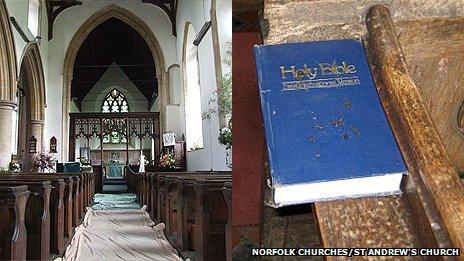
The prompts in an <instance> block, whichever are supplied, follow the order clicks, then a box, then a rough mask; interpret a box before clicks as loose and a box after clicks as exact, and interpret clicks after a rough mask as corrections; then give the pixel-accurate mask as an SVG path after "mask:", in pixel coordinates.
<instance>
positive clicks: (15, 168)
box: [8, 161, 21, 172]
mask: <svg viewBox="0 0 464 261" xmlns="http://www.w3.org/2000/svg"><path fill="white" fill-rule="evenodd" d="M8 170H10V171H11V172H21V164H19V162H17V161H11V162H10V164H8Z"/></svg>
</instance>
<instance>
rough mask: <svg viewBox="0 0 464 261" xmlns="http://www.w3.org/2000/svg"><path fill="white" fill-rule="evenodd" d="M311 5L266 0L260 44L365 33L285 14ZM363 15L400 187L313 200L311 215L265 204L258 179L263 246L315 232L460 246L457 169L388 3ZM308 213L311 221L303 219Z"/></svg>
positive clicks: (348, 239) (363, 243)
mask: <svg viewBox="0 0 464 261" xmlns="http://www.w3.org/2000/svg"><path fill="white" fill-rule="evenodd" d="M316 2H317V1H316ZM320 4H321V5H323V3H320ZM309 5H311V6H309ZM366 6H367V4H366ZM310 8H312V9H313V10H314V7H313V6H312V4H309V3H308V2H305V1H298V0H294V1H285V2H281V1H274V0H268V1H266V2H265V7H264V17H263V18H264V19H265V20H264V22H266V28H261V30H262V35H263V37H264V39H263V40H264V43H265V44H279V43H286V42H301V41H315V40H329V39H337V37H338V38H353V37H359V35H363V34H364V33H365V32H364V31H362V30H364V28H365V27H364V25H362V24H359V25H358V24H355V25H354V26H353V28H355V29H356V30H354V29H353V28H352V27H350V28H351V29H352V30H344V29H343V28H342V25H340V26H335V27H333V26H332V24H330V26H331V28H334V30H329V29H327V28H326V27H324V26H325V25H324V24H323V23H322V24H321V25H320V27H314V28H313V27H309V28H308V27H305V26H306V24H307V23H301V20H300V19H299V18H298V19H296V18H297V17H298V16H297V15H294V16H292V14H293V13H295V12H296V11H299V12H305V11H307V10H308V9H310ZM367 16H368V18H367V21H366V22H367V29H368V32H369V34H368V39H367V41H366V50H367V52H368V55H369V60H370V64H371V65H373V66H372V69H373V76H374V79H375V81H376V85H377V88H378V90H379V94H380V98H381V100H382V105H383V107H384V109H385V112H386V114H387V117H388V119H389V121H390V124H391V126H392V129H393V132H394V134H395V137H396V139H397V141H398V145H399V147H400V150H401V152H402V154H403V156H404V158H405V161H406V164H407V166H408V169H409V172H410V175H409V176H408V177H405V179H404V184H403V191H404V193H403V194H402V195H393V196H383V197H366V198H360V199H345V200H336V201H329V202H320V203H315V204H313V205H312V206H313V210H314V216H313V215H311V213H310V207H309V206H306V208H307V211H306V212H304V211H302V210H301V208H300V209H299V210H298V212H295V211H293V212H292V210H283V211H280V210H279V211H278V210H276V209H273V208H271V207H268V206H267V204H266V202H267V200H269V199H270V193H271V191H270V189H269V187H268V186H267V184H266V183H265V182H264V183H263V188H264V190H265V199H264V201H263V217H262V223H263V233H262V242H263V245H264V246H266V247H314V246H317V245H318V243H319V242H314V240H313V239H314V234H316V233H319V235H320V243H321V244H322V246H324V247H462V242H463V239H462V238H463V235H464V233H463V232H464V226H463V224H464V222H463V218H464V211H463V206H464V203H463V202H464V195H463V190H462V185H461V183H460V180H459V178H458V175H457V173H456V171H455V170H454V169H453V167H452V165H451V164H450V161H449V158H448V156H447V155H446V152H445V149H444V147H443V144H442V141H441V140H440V137H439V136H438V134H437V132H436V131H435V129H434V127H433V124H432V122H431V120H430V118H429V117H428V115H427V112H426V110H425V108H424V105H423V103H422V100H421V98H420V96H419V94H418V92H417V89H416V87H415V86H414V83H413V82H412V80H411V78H410V77H409V74H408V71H407V67H406V64H405V62H404V59H403V58H402V56H403V54H402V52H401V47H400V46H399V44H398V43H397V40H396V33H395V30H394V28H393V24H392V21H391V18H390V15H389V12H388V9H387V8H386V7H384V6H376V7H374V8H373V9H372V10H370V11H369V12H368V15H367ZM340 21H341V22H340V23H342V22H343V21H344V20H340ZM343 25H344V24H343ZM299 26H300V27H299ZM303 27H304V28H303ZM289 28H292V30H289ZM321 28H322V29H321ZM340 28H341V29H340ZM358 29H359V31H358ZM360 31H361V32H360ZM267 175H269V173H267ZM267 178H269V176H268V177H267ZM313 218H314V219H315V222H310V220H312V219H313ZM313 226H315V227H316V228H313ZM328 259H330V258H328Z"/></svg>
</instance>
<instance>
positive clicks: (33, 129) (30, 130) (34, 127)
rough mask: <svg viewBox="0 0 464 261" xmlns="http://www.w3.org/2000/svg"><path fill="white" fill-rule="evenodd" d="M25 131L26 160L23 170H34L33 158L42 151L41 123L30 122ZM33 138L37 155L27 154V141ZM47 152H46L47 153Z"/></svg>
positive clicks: (38, 121)
mask: <svg viewBox="0 0 464 261" xmlns="http://www.w3.org/2000/svg"><path fill="white" fill-rule="evenodd" d="M26 126H27V130H26V134H27V137H26V159H25V161H24V162H25V170H36V169H35V166H34V160H35V157H36V156H37V155H38V154H39V153H40V152H41V151H42V145H43V121H40V120H30V121H28V122H27V125H26ZM32 136H34V137H35V138H36V139H37V147H36V148H37V153H29V139H30V138H31V137H32ZM47 152H48V151H47Z"/></svg>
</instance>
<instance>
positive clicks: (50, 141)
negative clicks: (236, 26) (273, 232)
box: [0, 0, 232, 260]
mask: <svg viewBox="0 0 464 261" xmlns="http://www.w3.org/2000/svg"><path fill="white" fill-rule="evenodd" d="M231 41H232V1H231V0H195V1H191V0H67V1H58V0H0V57H1V59H0V167H1V169H0V171H1V173H0V260H182V259H184V260H185V259H189V258H190V259H192V260H193V259H194V260H213V259H214V260H226V259H228V260H230V259H231V256H230V249H229V248H227V246H229V245H230V239H231V235H230V231H231V230H230V224H231V223H230V217H231V209H230V202H231V165H230V164H229V163H230V155H231V136H230V135H228V136H227V135H226V136H224V135H225V134H230V133H231V117H232V116H231V102H232V100H231V64H230V61H231ZM224 133H225V134H224ZM224 137H225V138H224Z"/></svg>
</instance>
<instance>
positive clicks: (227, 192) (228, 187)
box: [222, 182, 232, 261]
mask: <svg viewBox="0 0 464 261" xmlns="http://www.w3.org/2000/svg"><path fill="white" fill-rule="evenodd" d="M222 195H223V196H224V199H225V200H226V204H227V224H226V231H225V232H226V260H227V261H232V182H226V183H224V187H222Z"/></svg>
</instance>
